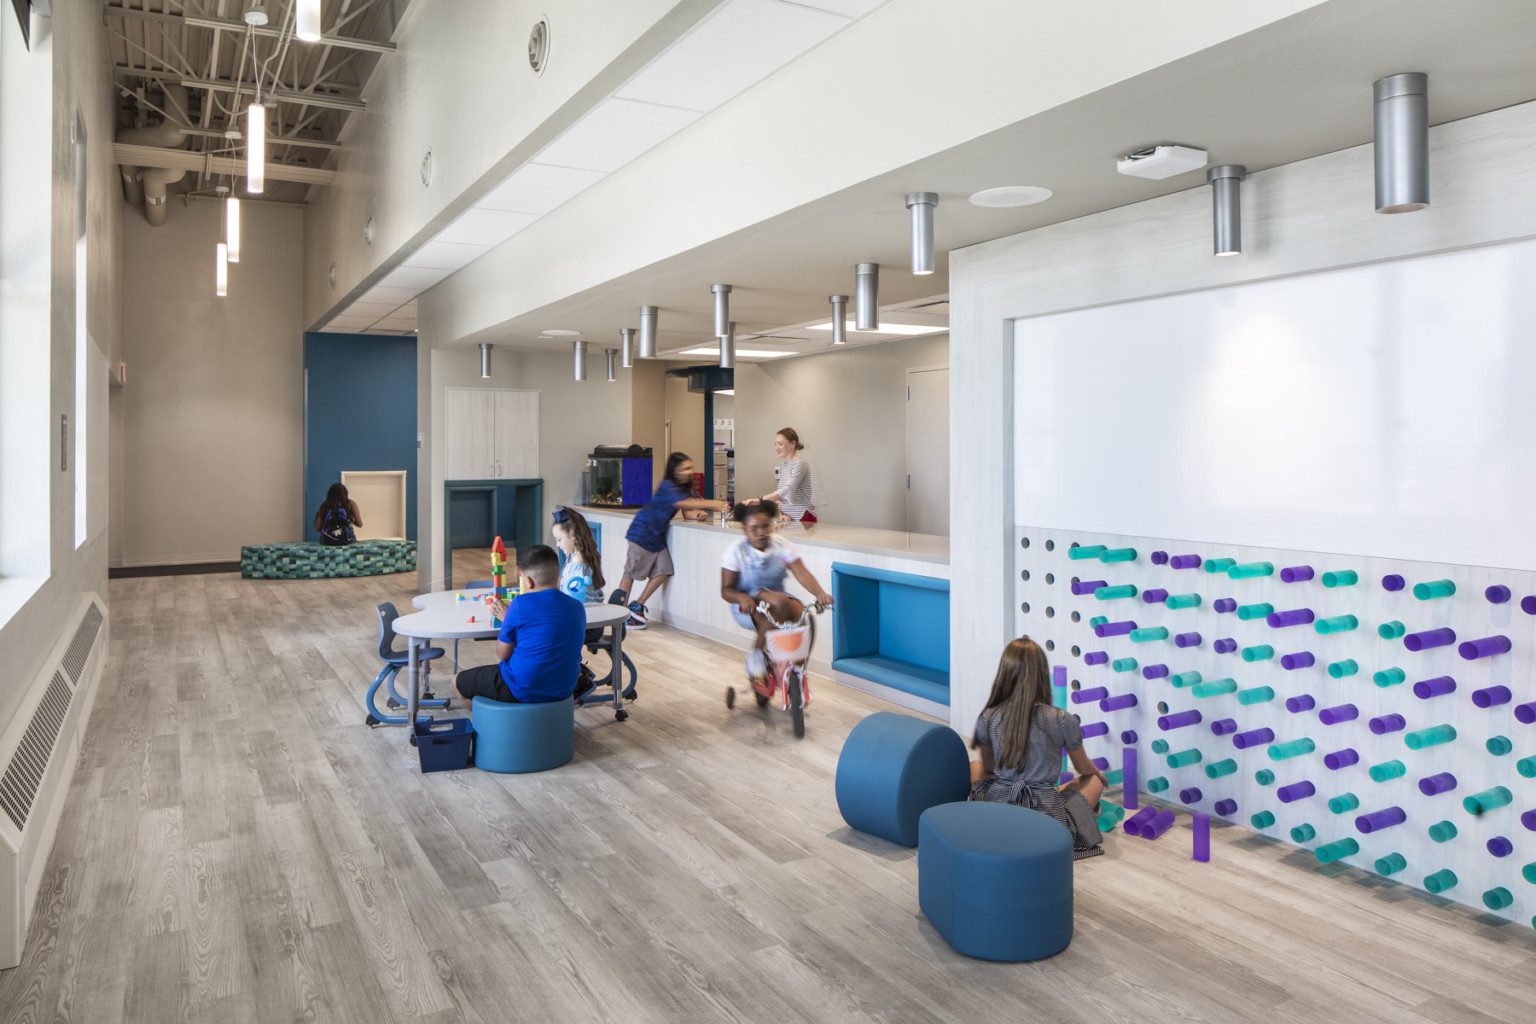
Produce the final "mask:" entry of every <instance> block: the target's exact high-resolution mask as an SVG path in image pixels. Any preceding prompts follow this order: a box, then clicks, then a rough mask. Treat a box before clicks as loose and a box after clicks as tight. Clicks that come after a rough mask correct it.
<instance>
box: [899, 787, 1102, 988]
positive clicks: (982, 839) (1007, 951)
mask: <svg viewBox="0 0 1536 1024" xmlns="http://www.w3.org/2000/svg"><path fill="white" fill-rule="evenodd" d="M917 902H918V906H919V907H921V908H922V911H923V913H924V914H925V915H927V917H928V920H929V921H932V922H933V926H934V927H935V928H937V929H938V931H939V934H940V935H942V936H944V941H945V942H948V943H949V944H950V945H951V946H953V947H954V948H955V950H956V952H960V953H964V954H965V955H966V956H974V957H978V958H980V959H982V960H1009V961H1014V960H1039V959H1042V958H1044V957H1048V956H1053V955H1055V954H1057V953H1060V952H1061V951H1062V950H1064V949H1066V948H1067V944H1068V943H1070V942H1071V941H1072V833H1070V832H1068V831H1067V830H1066V828H1065V827H1064V826H1063V825H1062V824H1061V823H1060V822H1059V821H1057V820H1056V819H1055V818H1052V817H1051V816H1050V815H1048V814H1042V813H1041V812H1039V811H1035V810H1030V809H1029V808H1027V807H1016V806H1014V805H1013V804H996V803H987V802H986V801H976V802H974V803H953V804H940V805H939V806H937V807H930V808H929V809H928V810H926V811H924V812H923V817H922V821H921V822H920V823H919V825H918V839H917Z"/></svg>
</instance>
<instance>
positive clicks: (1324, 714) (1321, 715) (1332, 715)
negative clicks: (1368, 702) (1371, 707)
mask: <svg viewBox="0 0 1536 1024" xmlns="http://www.w3.org/2000/svg"><path fill="white" fill-rule="evenodd" d="M1359 717H1360V709H1359V708H1357V707H1355V706H1354V705H1353V704H1340V705H1339V706H1338V707H1332V708H1323V710H1321V711H1319V712H1318V713H1317V720H1318V721H1319V722H1322V723H1323V724H1324V725H1338V724H1340V723H1341V722H1353V721H1354V720H1355V719H1357V718H1359Z"/></svg>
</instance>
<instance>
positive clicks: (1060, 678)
mask: <svg viewBox="0 0 1536 1024" xmlns="http://www.w3.org/2000/svg"><path fill="white" fill-rule="evenodd" d="M1051 685H1052V686H1059V687H1061V688H1062V689H1066V686H1067V666H1065V665H1053V666H1051Z"/></svg>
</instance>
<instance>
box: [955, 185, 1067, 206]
mask: <svg viewBox="0 0 1536 1024" xmlns="http://www.w3.org/2000/svg"><path fill="white" fill-rule="evenodd" d="M1053 194H1054V193H1052V192H1051V190H1050V189H1048V188H1041V187H1040V186H1039V185H1004V186H1002V187H1001V188H984V189H982V190H981V191H980V192H976V193H974V194H973V195H972V196H971V205H972V206H988V207H999V206H1033V205H1034V204H1035V203H1043V202H1045V201H1046V200H1047V199H1049V198H1051V196H1052V195H1053Z"/></svg>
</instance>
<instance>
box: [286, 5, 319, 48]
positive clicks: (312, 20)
mask: <svg viewBox="0 0 1536 1024" xmlns="http://www.w3.org/2000/svg"><path fill="white" fill-rule="evenodd" d="M293 34H294V35H296V36H298V37H299V38H300V39H302V40H304V42H306V43H318V42H319V41H320V0H298V5H297V6H296V7H295V8H294V11H293Z"/></svg>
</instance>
